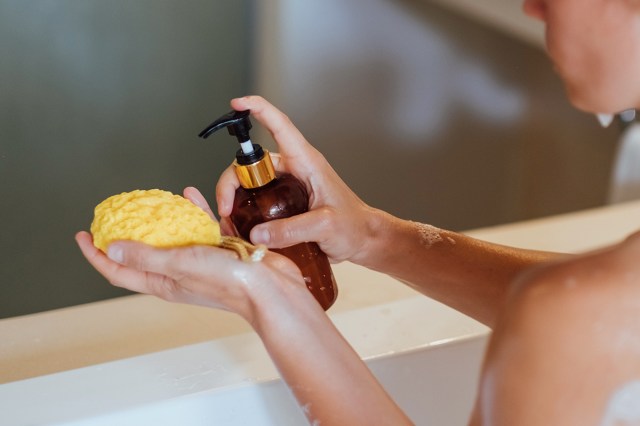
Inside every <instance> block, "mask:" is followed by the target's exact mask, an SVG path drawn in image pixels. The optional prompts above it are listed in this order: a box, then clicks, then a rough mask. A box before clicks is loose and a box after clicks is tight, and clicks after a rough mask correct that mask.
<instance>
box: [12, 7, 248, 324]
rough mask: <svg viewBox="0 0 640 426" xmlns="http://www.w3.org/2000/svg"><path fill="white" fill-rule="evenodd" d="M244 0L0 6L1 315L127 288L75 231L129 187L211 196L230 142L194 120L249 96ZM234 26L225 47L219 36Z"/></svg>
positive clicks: (229, 153) (229, 157)
mask: <svg viewBox="0 0 640 426" xmlns="http://www.w3.org/2000/svg"><path fill="white" fill-rule="evenodd" d="M248 14H249V1H240V2H226V1H213V2H212V1H206V0H194V1H190V2H188V4H183V2H180V1H177V0H161V1H156V0H139V1H135V2H128V1H120V0H116V1H109V2H102V1H97V0H88V1H82V2H76V1H67V0H62V1H55V2H45V1H39V2H24V1H20V0H0V40H2V43H0V57H2V60H1V61H0V81H1V82H2V84H0V110H1V111H2V114H1V115H0V182H1V183H0V199H2V200H3V201H2V202H3V208H2V209H0V223H1V224H2V231H1V232H2V236H1V237H0V241H1V246H0V259H1V260H0V283H2V285H1V286H0V317H9V316H15V315H20V314H26V313H30V312H37V311H41V310H47V309H53V308H58V307H62V306H67V305H74V304H79V303H86V302H91V301H94V300H98V299H104V298H109V297H114V296H117V295H122V294H125V292H124V291H120V290H118V289H116V288H114V287H111V286H110V285H108V284H107V283H106V281H105V280H104V279H103V278H102V277H100V276H99V275H98V274H97V273H96V272H95V271H93V270H92V269H91V268H90V267H89V265H88V264H87V263H86V262H85V260H84V259H83V258H82V255H81V254H80V251H79V250H78V249H77V247H76V245H75V241H74V239H73V236H74V234H75V232H77V231H79V230H81V229H88V227H89V224H90V223H91V220H92V217H93V207H94V206H95V205H96V204H97V203H98V202H100V201H101V200H102V199H104V198H106V197H107V196H109V195H113V194H117V193H120V192H123V191H129V190H132V189H136V188H144V189H146V188H156V187H159V188H163V189H167V190H171V191H173V192H181V191H182V188H184V187H185V186H188V185H195V186H198V187H200V188H201V189H202V190H203V192H204V193H205V194H206V195H207V196H208V198H209V199H210V200H213V191H214V185H215V182H216V180H217V177H218V175H219V173H220V172H221V171H222V170H223V168H224V167H226V166H227V165H228V164H229V163H230V162H231V160H232V158H233V152H234V150H235V147H233V146H228V147H226V146H219V147H218V146H214V144H213V143H210V144H204V143H203V142H202V140H201V139H199V138H198V137H197V134H198V132H199V131H200V130H201V129H202V127H203V126H205V125H206V124H208V123H209V122H210V121H211V120H212V119H213V118H215V117H216V116H218V115H219V114H220V113H222V112H225V111H227V110H228V108H229V107H228V101H229V99H230V98H231V97H233V96H237V95H239V94H243V93H246V91H247V90H248V80H249V59H250V58H249V56H248V55H249V53H248V49H247V48H248V47H249V45H250V34H246V33H241V34H237V32H236V31H235V29H236V28H237V27H239V26H241V23H242V24H244V23H246V21H247V18H248ZM230 33H234V34H235V35H234V44H233V45H231V44H229V43H221V42H219V41H220V40H225V39H226V38H227V37H228V34H230Z"/></svg>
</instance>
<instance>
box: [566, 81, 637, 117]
mask: <svg viewBox="0 0 640 426" xmlns="http://www.w3.org/2000/svg"><path fill="white" fill-rule="evenodd" d="M565 87H566V91H567V97H568V98H569V101H570V102H571V104H572V105H573V106H574V107H576V108H577V109H579V110H580V111H584V112H587V113H593V114H617V113H619V112H621V111H624V110H627V109H635V108H638V106H639V105H638V102H634V100H633V99H632V98H631V96H630V95H631V91H626V92H624V93H622V94H621V95H622V96H620V91H617V92H616V91H614V90H606V89H604V88H603V89H602V90H597V89H592V90H584V89H581V88H580V87H576V86H571V85H568V84H567V85H566V86H565ZM610 89H611V88H610ZM614 92H615V93H618V94H619V95H617V96H616V95H614V94H612V93H614Z"/></svg>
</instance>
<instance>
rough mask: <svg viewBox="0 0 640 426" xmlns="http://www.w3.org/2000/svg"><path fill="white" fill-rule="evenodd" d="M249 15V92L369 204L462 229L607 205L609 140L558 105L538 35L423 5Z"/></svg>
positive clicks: (610, 132) (322, 5) (354, 5)
mask: <svg viewBox="0 0 640 426" xmlns="http://www.w3.org/2000/svg"><path fill="white" fill-rule="evenodd" d="M492 1H493V2H494V3H496V2H499V0H495V1H494V0H492ZM454 3H455V4H456V5H458V6H460V5H461V3H465V2H464V1H458V2H454ZM481 3H490V1H489V0H487V2H481ZM260 5H262V6H263V8H264V10H265V13H262V14H260V15H259V16H260V17H261V19H262V25H261V31H262V37H260V38H259V40H260V42H261V43H262V45H261V49H260V50H259V52H265V54H264V55H262V56H261V60H260V62H259V63H260V65H261V69H260V73H259V78H260V79H259V91H260V92H261V93H263V94H265V95H266V96H268V97H270V98H271V99H272V100H273V101H274V102H275V103H276V104H278V105H279V106H280V107H281V108H282V109H283V110H285V111H286V112H287V113H288V114H289V115H290V116H291V118H292V119H293V120H294V122H295V123H297V125H298V126H299V127H300V128H301V129H302V131H303V132H304V133H305V134H306V135H307V137H308V138H309V139H310V140H311V141H312V143H313V144H314V145H316V146H317V147H318V148H319V149H320V150H321V151H322V152H324V154H325V155H326V156H327V157H328V158H329V159H330V161H331V163H332V164H333V165H334V167H335V168H336V169H337V170H338V172H339V173H340V174H341V175H342V176H343V178H344V179H345V180H346V181H347V182H348V183H349V184H350V185H351V186H352V187H353V188H354V189H355V191H356V192H357V193H358V194H359V195H361V196H362V197H363V198H364V199H365V200H366V201H367V202H369V203H371V204H373V205H375V206H378V207H382V208H384V209H385V210H388V211H390V212H393V213H395V214H397V215H399V216H402V217H406V218H411V219H414V220H420V221H426V222H430V223H433V224H436V225H438V226H443V227H449V228H454V229H469V228H475V227H478V226H485V225H490V224H495V223H503V222H511V221H515V220H520V219H526V218H531V217H537V216H545V215H549V214H553V213H559V212H565V211H571V210H577V209H582V208H585V207H590V206H595V205H599V204H601V203H602V202H603V201H604V200H605V192H606V188H607V182H608V179H609V169H610V165H611V161H612V156H613V152H614V149H615V146H614V141H615V139H616V136H617V134H618V130H617V129H616V128H615V127H614V128H611V129H607V130H603V129H601V128H599V126H598V124H597V122H596V120H595V118H593V117H592V116H589V115H585V114H583V113H580V112H578V111H576V110H574V109H573V108H572V107H571V106H570V105H569V104H568V102H567V101H566V99H565V95H564V91H563V87H562V85H561V83H560V81H559V80H558V78H557V77H556V75H555V74H554V73H553V71H552V69H551V65H550V64H549V62H548V60H547V58H546V56H545V55H544V53H543V52H542V51H541V49H540V48H539V43H538V42H539V34H538V33H535V31H536V29H535V28H533V27H531V28H529V29H527V30H526V31H525V32H523V33H518V32H517V31H506V30H505V26H504V25H498V26H497V27H494V26H489V25H488V24H485V23H481V22H487V21H491V20H490V19H488V20H484V19H483V20H482V21H480V20H474V19H471V18H469V17H468V16H469V15H467V14H459V13H456V12H454V11H452V10H446V9H442V8H441V7H440V6H438V5H436V4H434V3H432V2H429V1H418V2H416V1H413V2H410V1H402V2H391V1H386V0H370V1H352V2H342V1H340V0H309V1H305V2H298V1H295V0H270V1H267V2H262V3H260ZM485 9H486V8H485ZM486 10H488V9H486ZM486 10H485V11H486ZM515 12H517V10H515V9H513V8H509V9H507V10H505V13H506V14H507V15H508V14H509V13H515ZM505 16H506V15H505ZM495 19H501V18H499V17H497V18H495ZM495 22H497V21H495ZM496 28H499V29H496ZM538 30H539V28H538ZM532 31H533V32H532ZM514 34H517V35H518V36H517V37H516V36H514ZM532 40H533V41H534V42H533V43H532V42H531V41H532ZM536 40H537V41H536ZM266 52H268V53H266Z"/></svg>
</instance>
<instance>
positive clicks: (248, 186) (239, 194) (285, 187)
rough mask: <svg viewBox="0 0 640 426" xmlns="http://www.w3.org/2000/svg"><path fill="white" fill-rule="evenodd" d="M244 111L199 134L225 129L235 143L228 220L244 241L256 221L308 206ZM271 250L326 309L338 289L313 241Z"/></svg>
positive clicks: (301, 210)
mask: <svg viewBox="0 0 640 426" xmlns="http://www.w3.org/2000/svg"><path fill="white" fill-rule="evenodd" d="M249 114H250V111H231V112H229V113H228V114H225V115H224V116H222V117H220V118H218V119H217V120H216V121H214V122H213V123H211V124H210V125H209V126H207V128H206V129H204V130H203V131H202V132H200V135H199V136H200V137H202V138H207V137H208V136H209V135H211V134H212V133H213V132H215V131H216V130H219V129H221V128H223V127H226V128H227V129H228V131H229V134H230V135H232V136H235V137H236V138H237V139H238V142H240V149H239V150H238V151H237V153H236V159H235V161H234V166H235V171H236V175H237V176H238V179H239V181H240V187H239V188H238V189H237V190H236V194H235V199H234V202H233V210H232V212H231V221H232V222H233V224H234V225H235V227H236V230H237V231H238V234H239V235H240V236H241V237H242V238H244V239H245V240H247V241H249V233H250V232H251V229H252V228H253V227H254V226H256V225H257V224H259V223H263V222H267V221H270V220H274V219H283V218H287V217H290V216H294V215H297V214H300V213H304V212H306V211H308V206H309V196H308V194H307V191H306V189H305V187H304V185H303V184H302V183H301V182H300V181H299V180H298V179H297V178H295V177H294V176H293V175H291V174H289V173H276V172H275V169H274V167H273V163H272V161H271V156H270V155H269V151H267V150H263V149H262V147H261V146H260V145H257V144H254V143H252V142H251V139H250V137H249V129H251V121H250V119H249ZM272 251H274V252H277V253H280V254H283V255H284V256H286V257H288V258H289V259H291V260H292V261H293V262H294V263H295V264H296V265H297V266H298V268H300V271H301V272H302V276H303V277H304V281H305V283H306V285H307V288H308V289H309V291H310V292H311V293H312V294H313V296H314V297H315V298H316V300H317V301H318V303H320V305H321V306H322V308H323V309H324V310H327V309H329V307H330V306H331V305H332V304H333V302H335V300H336V298H337V296H338V287H337V285H336V282H335V278H334V276H333V272H332V271H331V265H330V263H329V259H327V255H326V254H324V253H323V252H322V250H320V247H318V244H316V243H314V242H305V243H300V244H296V245H293V246H291V247H286V248H282V249H272Z"/></svg>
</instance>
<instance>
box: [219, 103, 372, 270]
mask: <svg viewBox="0 0 640 426" xmlns="http://www.w3.org/2000/svg"><path fill="white" fill-rule="evenodd" d="M231 107H232V108H233V109H234V110H237V111H243V110H251V115H252V116H253V117H254V118H256V119H257V120H258V121H259V122H260V123H261V124H262V125H263V126H265V128H266V129H267V130H269V132H271V135H272V136H273V138H274V140H275V141H276V143H277V144H278V148H279V153H278V154H271V155H272V158H273V163H274V167H275V168H276V170H278V171H282V172H288V173H291V174H293V175H294V176H295V177H297V178H298V179H299V180H300V181H301V182H302V183H303V184H304V185H305V187H306V189H307V192H308V193H309V212H307V213H303V214H300V215H297V216H294V217H291V218H287V219H280V220H274V221H271V222H267V223H263V224H261V225H257V226H256V227H254V228H253V230H252V231H251V241H252V242H253V243H254V244H265V245H267V246H268V247H270V248H282V247H288V246H291V245H294V244H297V243H301V242H306V241H314V242H317V243H318V244H319V245H320V247H321V248H322V250H323V251H324V252H325V253H326V254H327V255H328V256H329V258H330V259H331V260H332V261H334V262H340V261H343V260H350V261H353V262H356V263H360V262H359V261H361V260H362V259H364V258H366V256H367V255H366V253H365V249H366V248H367V247H368V244H367V243H368V240H369V239H370V238H371V237H372V236H373V233H374V232H375V228H376V226H377V225H376V221H377V220H378V218H377V216H378V215H377V214H376V213H377V210H375V209H372V208H371V207H369V206H367V205H366V204H365V203H364V202H363V201H362V200H360V199H359V198H358V197H357V196H356V195H355V194H354V193H353V191H351V190H350V189H349V187H347V185H346V184H345V183H344V182H343V181H342V180H341V179H340V177H339V176H338V175H337V173H336V172H335V171H334V170H333V168H332V167H331V166H330V165H329V163H328V162H327V160H326V159H325V158H324V157H323V156H322V154H321V153H320V152H318V151H317V150H316V149H315V148H313V147H312V146H311V145H310V144H309V143H308V142H307V141H306V139H305V138H304V136H302V134H301V133H300V132H299V131H298V129H296V127H295V126H294V125H293V124H292V123H291V121H290V120H289V118H288V117H287V116H286V115H284V114H283V113H282V112H280V111H279V110H278V109H276V108H275V107H274V106H273V105H271V104H270V103H268V102H267V101H266V100H264V99H263V98H261V97H259V96H247V97H244V98H238V99H234V100H232V101H231ZM239 185H240V184H239V182H238V178H237V177H236V174H235V172H234V170H233V166H230V167H229V168H227V169H226V170H225V171H224V173H223V174H222V176H221V177H220V181H219V182H218V185H217V189H216V198H217V202H218V213H219V214H220V216H221V218H222V221H223V224H224V223H225V221H227V220H228V216H229V215H230V214H231V209H232V206H233V199H234V196H235V191H236V189H237V188H238V187H239ZM227 229H228V228H227Z"/></svg>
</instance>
